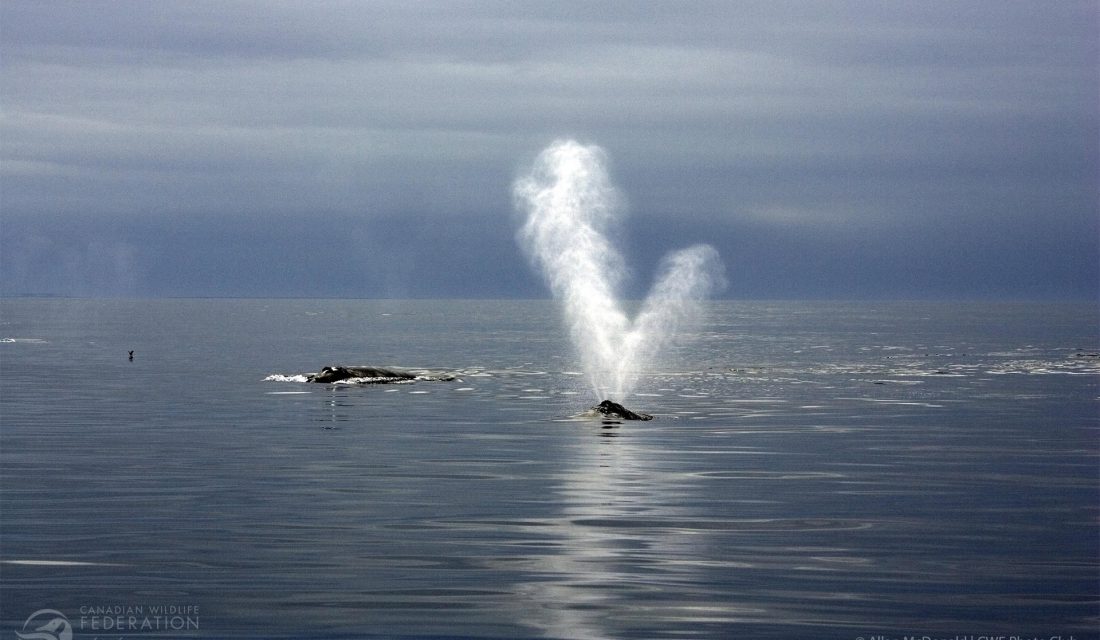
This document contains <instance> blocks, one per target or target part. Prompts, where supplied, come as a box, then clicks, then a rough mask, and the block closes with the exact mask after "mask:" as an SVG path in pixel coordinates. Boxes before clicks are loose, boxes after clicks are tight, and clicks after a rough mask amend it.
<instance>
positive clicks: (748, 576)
mask: <svg viewBox="0 0 1100 640" xmlns="http://www.w3.org/2000/svg"><path fill="white" fill-rule="evenodd" d="M1097 318H1098V315H1097V309H1096V307H1095V306H1094V305H1089V304H992V303H966V304H963V303H924V302H920V303H795V302H782V303H762V302H715V303H712V304H710V305H709V306H708V307H707V315H706V317H705V318H704V320H703V322H702V323H701V324H700V325H699V326H698V327H697V328H696V329H695V330H694V331H693V333H691V334H688V335H686V336H684V338H685V339H684V340H683V341H681V343H679V346H677V347H676V348H674V349H672V350H671V351H670V352H669V353H667V354H666V357H665V359H664V360H662V361H661V362H660V363H659V364H658V366H656V367H655V368H654V370H652V371H649V372H646V373H645V375H643V378H642V383H641V384H640V385H639V388H638V391H637V393H636V394H635V395H634V396H633V397H631V398H629V399H627V400H626V404H627V405H628V406H629V407H630V408H632V409H636V410H640V411H645V412H647V413H652V414H655V415H656V419H655V420H653V421H651V422H623V423H620V424H607V423H604V422H601V421H599V420H596V419H592V418H584V417H578V414H580V413H582V412H583V411H584V410H585V409H586V408H587V407H589V406H591V405H592V404H594V403H595V402H596V401H597V400H598V399H597V398H594V397H592V396H591V394H590V392H589V391H588V389H587V387H586V383H585V378H584V376H581V375H578V371H577V370H578V368H579V365H578V364H577V363H578V359H577V358H576V356H575V354H574V353H573V352H572V350H571V347H570V345H569V344H568V343H567V342H566V340H565V337H564V335H565V331H564V330H563V329H562V328H561V322H560V319H559V317H558V312H557V310H556V308H555V306H554V305H553V303H551V302H546V301H537V302H533V301H491V302H484V301H335V300H43V299H6V300H3V301H0V463H2V466H0V472H2V476H0V637H4V638H7V637H15V636H14V633H15V632H27V631H28V630H29V629H30V628H31V627H34V626H35V625H38V623H40V622H42V621H44V620H47V619H51V620H56V619H57V618H64V620H65V622H67V624H68V625H70V627H71V629H72V633H73V636H72V637H74V638H90V637H104V638H106V637H119V636H126V637H128V638H134V637H139V638H140V637H150V638H151V637H160V638H165V637H173V638H176V637H179V638H230V637H234V638H272V637H302V638H345V637H346V638H362V637H368V638H369V637H393V638H420V637H437V636H438V637H468V638H544V637H547V638H682V637H694V638H734V637H740V638H847V639H851V640H854V639H856V638H864V639H868V638H872V637H877V636H881V637H885V638H900V637H903V636H916V637H923V636H928V637H933V638H943V637H947V638H952V637H955V636H959V637H962V636H973V637H978V636H982V635H985V636H993V637H996V636H1020V637H1045V638H1050V637H1054V636H1062V637H1063V638H1069V637H1070V636H1074V637H1076V638H1095V637H1097V631H1096V629H1097V625H1098V622H1100V604H1098V603H1100V589H1098V580H1100V563H1098V549H1100V525H1098V504H1100V479H1098V469H1100V466H1098V449H1100V447H1098V442H1100V439H1098V432H1100V417H1098V415H1100V414H1098V411H1097V409H1098V407H1100V398H1098V394H1100V389H1098V382H1100V357H1098V356H1097V353H1098V351H1100V336H1098V320H1097ZM129 350H133V351H134V352H135V353H134V359H133V360H132V361H130V360H129V359H128V358H127V352H128V351H129ZM337 363H340V364H375V365H391V366H398V367H406V368H423V369H431V370H433V371H441V372H455V373H457V375H458V379H456V380H451V381H417V382H415V383H412V384H400V385H358V386H352V385H325V384H311V383H305V382H277V381H271V380H265V378H266V377H268V376H269V375H271V374H287V375H290V374H296V373H300V372H309V371H316V370H317V369H318V368H320V367H321V366H323V365H327V364H337ZM47 609H48V610H52V612H47V613H40V612H41V610H47ZM36 613H37V614H38V616H37V617H35V614H36ZM58 624H60V623H58ZM28 625H29V626H28Z"/></svg>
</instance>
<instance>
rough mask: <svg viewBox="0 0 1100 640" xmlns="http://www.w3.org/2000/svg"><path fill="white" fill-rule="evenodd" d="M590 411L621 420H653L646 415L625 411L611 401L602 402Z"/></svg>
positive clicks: (622, 407)
mask: <svg viewBox="0 0 1100 640" xmlns="http://www.w3.org/2000/svg"><path fill="white" fill-rule="evenodd" d="M592 410H593V411H595V412H596V413H599V414H602V415H605V416H607V417H609V418H619V419H621V420H652V419H653V416H651V415H649V414H648V413H634V412H633V411H631V410H630V409H627V408H626V407H624V406H623V405H621V404H619V403H618V402H613V401H611V400H604V401H603V402H601V403H599V404H598V405H596V406H594V407H592Z"/></svg>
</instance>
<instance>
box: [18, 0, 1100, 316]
mask: <svg viewBox="0 0 1100 640" xmlns="http://www.w3.org/2000/svg"><path fill="white" fill-rule="evenodd" d="M1097 41H1098V16H1097V12H1096V5H1095V2H1093V1H1091V0H1066V1H1059V2H1054V3H1051V2H1042V1H1038V0H953V1H947V0H929V1H927V2H919V3H882V2H872V1H870V0H829V1H824V2H790V1H783V0H779V1H775V0H747V1H745V2H721V1H716V2H692V3H656V2H653V3H650V2H596V3H593V2H572V1H565V2H556V3H541V4H534V3H527V4H525V3H504V2H453V3H450V2H448V3H433V2H409V1H407V0H402V1H401V2H371V3H361V2H352V1H346V2H345V1H334V2H326V3H302V2H290V1H287V2H271V1H265V2H255V1H238V2H225V1H218V2H213V1H211V2H207V1H199V2H174V1H166V2H144V1H137V0H122V1H119V2H110V3H88V2H38V1H21V0H5V1H4V2H3V3H0V100H2V116H0V295H17V294H25V293H30V294H54V295H75V296H307V297H388V298H404V297H418V298H432V297H449V298H458V297H467V298H479V297H547V296H548V295H549V292H548V291H547V289H546V287H545V285H544V284H543V282H542V280H541V278H540V276H539V274H537V273H535V272H534V271H533V270H532V269H531V268H530V266H529V264H528V263H527V261H526V259H525V257H524V255H523V252H522V251H521V250H520V249H519V248H518V247H517V244H516V239H515V234H516V231H517V229H518V227H519V224H520V222H519V214H518V213H517V211H516V207H515V203H514V202H513V199H512V183H513V181H514V180H515V178H516V177H517V175H518V174H519V172H520V171H522V170H523V168H524V167H527V166H530V163H531V162H532V160H533V159H534V157H535V156H536V155H537V154H538V153H539V152H540V151H541V150H542V149H543V148H544V147H545V146H546V145H547V144H549V143H550V142H552V141H553V140H555V139H559V138H575V139H577V140H579V141H581V142H583V143H591V144H598V145H600V146H601V147H602V148H603V149H605V150H606V152H607V155H608V158H609V161H610V173H611V179H612V180H613V182H614V183H615V185H616V187H617V188H618V189H619V190H620V191H621V192H622V194H623V195H624V196H625V198H626V200H627V203H626V206H627V208H628V210H629V214H628V216H627V218H626V221H625V224H624V226H623V228H622V230H621V235H619V236H618V237H616V238H615V241H616V242H617V243H618V244H619V248H620V250H621V251H622V253H623V256H624V257H625V258H626V260H627V261H628V262H629V263H630V267H631V269H632V271H633V273H634V274H635V276H636V277H635V278H633V280H632V282H633V284H632V285H631V287H629V288H628V289H627V290H626V291H624V294H626V295H634V296H637V295H641V294H642V293H644V290H645V288H646V287H647V286H648V283H649V282H650V280H651V277H652V273H653V270H654V268H655V266H656V263H657V260H658V259H659V258H660V257H661V256H662V255H664V254H665V253H666V252H667V251H668V250H670V249H673V248H677V247H682V246H688V245H691V244H695V243H699V242H706V243H709V244H711V245H713V246H714V247H716V248H717V250H718V251H719V253H720V254H721V256H722V260H723V261H724V262H725V264H726V270H727V277H728V281H729V286H728V288H727V289H726V290H725V293H724V295H725V296H727V297H732V298H952V299H954V298H1047V299H1090V300H1094V299H1096V297H1097V293H1098V291H1100V215H1098V203H1097V197H1098V184H1097V180H1098V178H1097V176H1098V174H1100V161H1098V155H1100V153H1098V145H1100V114H1098V109H1100V107H1098V104H1100V87H1098V83H1100V81H1098V64H1097V60H1098V55H1100V50H1098V45H1097Z"/></svg>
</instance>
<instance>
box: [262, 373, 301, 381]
mask: <svg viewBox="0 0 1100 640" xmlns="http://www.w3.org/2000/svg"><path fill="white" fill-rule="evenodd" d="M264 382H309V378H307V377H306V376H304V375H302V374H300V373H298V374H294V375H292V376H288V375H283V374H281V373H273V374H271V375H269V376H268V377H266V378H264Z"/></svg>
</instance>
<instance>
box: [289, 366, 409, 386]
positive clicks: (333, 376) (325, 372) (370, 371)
mask: <svg viewBox="0 0 1100 640" xmlns="http://www.w3.org/2000/svg"><path fill="white" fill-rule="evenodd" d="M352 378H360V379H366V380H369V381H371V382H378V383H385V382H400V381H402V380H415V379H416V374H415V373H410V372H408V371H401V370H399V369H384V368H382V367H341V366H333V367H324V368H322V369H321V370H320V371H318V372H317V373H312V374H310V375H308V376H306V379H307V380H309V381H310V382H340V381H341V380H350V379H352Z"/></svg>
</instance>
